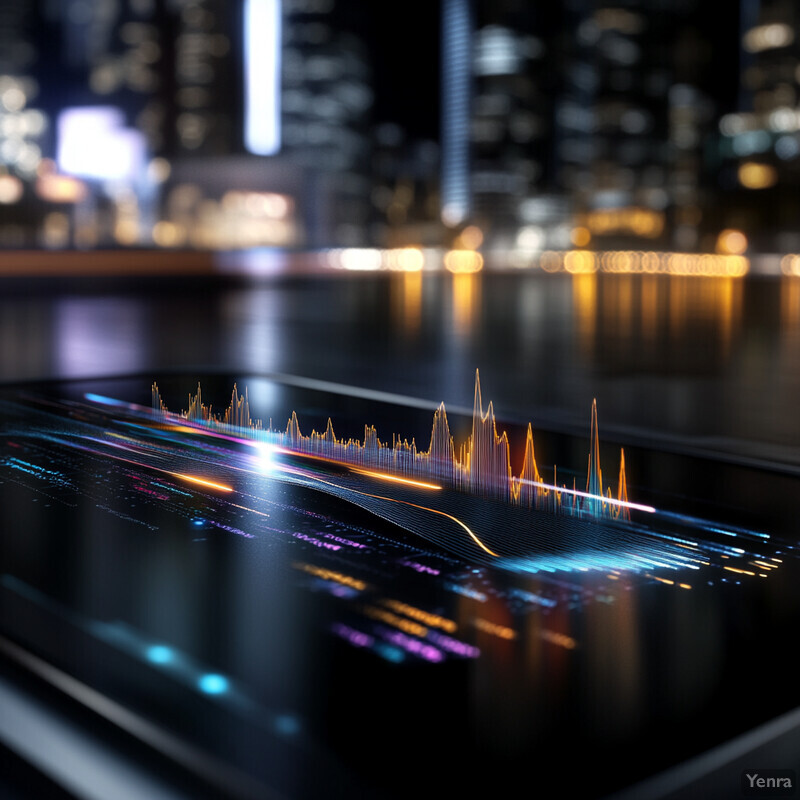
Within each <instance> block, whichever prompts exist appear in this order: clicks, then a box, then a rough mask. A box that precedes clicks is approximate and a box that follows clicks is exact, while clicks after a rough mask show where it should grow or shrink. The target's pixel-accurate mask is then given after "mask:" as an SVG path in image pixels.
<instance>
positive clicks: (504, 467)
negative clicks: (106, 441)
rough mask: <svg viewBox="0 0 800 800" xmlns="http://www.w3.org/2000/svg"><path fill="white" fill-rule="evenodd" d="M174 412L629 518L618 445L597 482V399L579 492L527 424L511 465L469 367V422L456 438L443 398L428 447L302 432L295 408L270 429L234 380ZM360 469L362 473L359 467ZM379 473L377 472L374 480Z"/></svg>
mask: <svg viewBox="0 0 800 800" xmlns="http://www.w3.org/2000/svg"><path fill="white" fill-rule="evenodd" d="M152 404H153V410H154V413H156V414H159V415H168V414H169V413H170V412H169V411H168V409H167V406H166V405H165V403H164V401H163V399H162V397H161V393H160V391H159V388H158V386H157V384H156V383H153V384H152ZM179 416H180V417H181V418H183V419H185V420H187V421H191V422H200V423H204V424H206V425H209V426H212V427H213V426H217V427H218V426H228V427H229V428H234V429H236V431H237V432H238V433H240V434H244V435H248V434H249V435H253V436H255V437H256V438H260V439H264V440H265V441H268V442H270V443H273V444H275V445H277V446H278V447H279V448H280V449H281V450H282V451H284V452H296V453H298V454H302V455H307V456H315V457H318V458H323V459H325V460H327V461H335V462H338V463H341V464H343V465H345V466H350V467H353V468H357V469H358V470H360V471H362V473H361V474H370V471H371V474H373V476H376V475H381V476H384V477H385V476H386V475H396V476H399V477H402V478H406V479H408V480H407V481H405V482H401V485H404V486H405V485H407V486H413V485H414V484H415V482H416V484H417V485H418V486H424V485H425V484H435V485H436V486H441V487H443V488H450V489H453V490H456V491H465V492H472V493H476V494H479V495H482V496H486V497H489V498H493V499H495V500H502V501H506V502H510V503H516V504H518V505H521V506H527V507H529V508H536V509H542V510H548V511H553V512H556V513H565V514H570V515H575V516H587V517H598V516H599V517H610V518H615V519H616V518H622V519H630V508H632V507H635V506H634V504H632V503H630V502H629V501H628V486H627V477H626V467H625V454H624V452H623V451H620V460H619V477H618V481H617V488H616V491H613V490H612V488H611V487H610V486H604V485H603V476H602V469H601V464H600V434H599V427H598V421H597V420H598V414H597V400H596V399H594V400H592V406H591V415H590V421H589V452H588V454H587V456H588V457H587V469H586V483H585V491H579V490H578V488H577V487H578V482H577V480H576V479H575V478H573V481H572V483H573V486H572V488H571V489H570V488H568V486H567V484H563V485H560V484H559V483H558V473H557V468H556V467H555V466H554V467H553V479H552V482H551V483H548V482H547V481H546V480H545V479H544V478H543V476H542V473H541V471H540V469H539V466H538V464H537V461H536V451H535V446H534V435H533V426H532V425H531V424H530V423H529V424H528V427H527V431H526V435H525V446H524V452H523V453H522V460H521V465H520V470H519V472H518V473H515V472H514V470H513V469H512V454H511V444H510V441H509V437H508V434H507V432H506V431H502V432H501V433H498V430H497V421H496V419H495V413H494V404H493V403H492V401H490V402H489V403H488V405H487V407H486V410H485V411H484V408H483V397H482V393H481V383H480V373H479V371H478V370H475V387H474V404H473V413H472V427H471V432H470V434H469V436H468V437H467V438H466V440H464V441H462V442H458V443H457V442H456V441H455V439H454V436H453V434H452V431H451V429H450V424H449V421H448V418H447V410H446V408H445V404H444V403H440V404H439V405H438V406H437V407H436V409H435V410H434V412H433V422H432V426H431V435H430V440H429V443H428V448H427V450H421V449H418V447H417V443H416V439H415V438H414V437H411V439H410V441H409V439H408V438H405V437H402V436H401V435H400V434H397V433H392V436H391V439H390V440H385V441H382V440H381V439H380V438H379V436H378V430H377V428H376V427H375V426H374V425H370V424H365V425H364V437H363V439H362V440H358V439H352V438H350V439H346V440H345V439H344V438H337V436H336V434H335V432H334V427H333V421H332V420H331V418H330V417H329V418H328V420H327V424H326V426H325V430H324V432H322V433H320V432H317V431H316V430H312V431H311V433H310V434H308V435H306V434H304V433H303V432H302V430H301V428H300V421H299V419H298V416H297V413H296V412H295V411H292V412H291V414H290V416H289V419H288V421H287V424H286V427H285V429H283V430H274V429H273V427H272V422H271V420H270V424H269V427H268V428H267V429H264V428H263V426H262V423H261V421H260V420H257V419H254V418H252V417H251V413H250V400H249V395H248V391H247V388H246V387H245V389H244V392H243V393H240V392H239V389H238V386H237V385H236V384H234V386H233V391H232V392H231V401H230V404H229V405H228V407H227V408H226V409H225V411H224V412H223V413H222V414H221V415H216V414H215V413H214V412H213V411H212V408H211V406H210V405H208V406H207V405H205V404H204V403H203V397H202V390H201V387H200V384H199V383H198V385H197V391H196V393H195V394H190V395H189V402H188V407H187V409H186V410H185V411H183V412H181V414H180V415H179ZM364 470H367V472H366V473H365V472H363V471H364ZM381 479H383V477H382V478H381Z"/></svg>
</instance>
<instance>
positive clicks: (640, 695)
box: [0, 375, 800, 797]
mask: <svg viewBox="0 0 800 800" xmlns="http://www.w3.org/2000/svg"><path fill="white" fill-rule="evenodd" d="M156 377H159V378H160V380H159V385H160V386H161V388H162V391H164V393H165V395H166V396H172V397H175V398H176V399H177V398H178V397H180V396H181V395H182V394H184V390H190V389H191V388H192V386H193V384H192V382H191V379H189V378H188V376H187V377H172V378H170V377H169V376H158V375H157V376H156ZM238 377H239V378H240V379H241V378H245V379H247V376H242V375H240V376H238ZM247 383H248V384H252V385H253V387H254V396H253V398H252V402H253V405H254V406H255V407H256V408H258V407H259V404H263V405H262V406H261V408H263V409H264V411H266V412H269V411H274V413H275V415H276V417H278V418H279V419H282V418H283V417H286V416H288V414H289V412H290V410H291V408H296V409H299V410H300V415H301V419H302V418H304V417H305V418H306V419H309V421H310V422H311V421H314V419H315V417H318V416H319V417H322V416H324V414H325V413H326V411H332V412H333V414H334V416H335V417H336V419H337V421H338V422H339V424H340V425H341V427H342V428H343V429H344V430H345V431H346V430H347V428H348V427H350V428H351V429H353V430H357V429H358V425H359V423H361V422H363V415H364V413H366V412H369V411H371V413H372V415H373V418H374V419H376V421H377V423H378V425H379V427H382V426H383V425H388V424H390V423H391V422H394V424H395V425H396V427H397V428H398V429H400V430H402V431H406V430H409V429H410V430H411V431H413V430H414V429H415V428H416V427H417V426H422V425H424V424H425V423H424V419H425V417H426V416H427V413H425V412H423V411H422V410H419V409H414V408H408V407H404V406H402V405H399V404H393V405H390V404H386V403H378V402H374V401H372V402H370V401H367V400H365V399H364V398H359V397H353V398H349V399H348V396H347V395H346V394H344V393H341V392H340V393H323V392H320V391H310V390H308V389H301V388H298V387H296V386H295V387H292V386H286V385H281V384H276V383H274V382H270V381H265V380H263V379H262V380H259V379H258V378H252V379H249V380H247ZM204 386H205V387H206V388H205V389H204V397H206V398H207V399H210V398H212V397H216V396H219V397H220V401H221V402H223V401H224V398H225V396H226V393H227V390H228V387H229V386H230V381H229V377H228V376H224V377H220V378H219V379H217V380H211V379H210V378H209V377H208V376H204ZM86 392H97V393H101V394H103V395H106V396H111V397H118V398H120V399H124V400H126V401H133V402H140V403H145V402H146V401H147V398H148V396H149V382H147V381H145V380H144V379H129V380H124V381H106V382H97V381H94V382H89V383H86V382H83V383H72V384H63V385H55V386H49V387H40V388H39V389H38V390H37V391H28V390H25V391H24V392H19V391H17V390H9V391H7V392H6V393H5V395H4V398H3V399H4V402H3V407H2V410H3V416H2V419H3V433H2V437H0V438H2V442H3V446H2V448H0V455H1V456H2V467H1V469H2V473H1V474H0V481H2V483H0V492H2V500H3V502H2V509H3V511H2V514H3V536H2V540H0V566H1V567H2V569H0V572H2V586H0V590H1V591H2V603H0V615H1V620H0V623H1V624H2V633H3V635H4V636H7V637H10V638H11V639H12V640H13V641H15V642H17V643H19V644H22V645H23V646H24V647H26V648H28V649H29V650H30V651H31V652H33V653H35V654H37V655H39V656H41V657H43V658H45V659H47V660H48V661H49V662H52V663H53V664H55V665H56V666H57V667H58V668H60V669H63V670H65V671H67V672H68V673H69V674H71V675H75V676H76V677H78V678H79V679H80V680H81V681H84V682H86V683H87V684H88V685H90V686H92V687H94V688H96V689H98V690H99V691H102V692H103V693H104V694H106V695H107V696H108V697H110V698H112V699H113V700H114V701H116V702H119V703H122V704H123V705H124V706H125V707H126V708H131V709H134V710H135V711H136V712H137V713H139V714H141V715H143V716H144V717H145V718H146V719H148V720H151V721H154V722H155V723H157V724H158V725H159V726H162V727H163V729H164V730H166V731H168V732H169V733H170V734H171V735H177V736H180V737H181V738H182V739H185V740H188V741H189V742H191V743H192V745H193V746H195V747H197V748H199V749H200V750H201V751H202V752H205V753H209V754H211V755H212V757H213V759H215V761H213V762H212V763H211V767H212V770H211V772H212V774H211V777H210V778H209V780H210V782H211V786H212V788H213V787H215V786H216V789H214V790H215V791H219V786H220V784H221V785H222V786H224V789H225V791H226V792H228V793H230V794H231V796H253V791H254V792H255V795H256V796H258V794H259V793H260V792H261V791H262V790H263V791H264V792H266V790H267V789H266V788H265V787H268V788H269V789H275V790H278V791H279V792H280V793H281V794H283V795H284V796H290V797H306V796H308V797H331V796H349V795H351V793H352V792H353V791H364V792H367V793H368V795H369V796H375V797H384V796H385V797H395V796H397V797H399V796H408V794H409V793H410V792H414V791H424V792H427V793H430V792H434V791H436V792H452V793H459V792H460V793H465V794H466V795H467V796H469V795H470V793H474V792H476V791H481V792H488V791H494V792H496V793H499V794H501V795H505V794H507V793H508V792H510V791H511V789H512V787H514V786H516V785H518V783H519V781H521V780H527V779H530V776H531V775H532V774H536V775H537V778H536V781H537V786H538V787H539V788H540V789H544V790H546V791H550V792H556V793H558V792H559V791H560V790H561V788H562V781H563V779H564V774H565V772H567V771H575V770H578V771H577V772H576V773H575V774H574V775H571V777H570V784H571V786H572V787H573V790H574V791H576V792H578V793H579V794H580V795H581V796H587V797H589V796H601V795H603V794H605V793H607V792H609V791H612V790H615V789H619V788H623V787H625V786H628V785H630V784H633V783H635V782H636V781H638V780H641V779H643V778H646V777H648V776H650V775H652V774H654V773H656V772H658V771H660V770H663V769H666V768H668V767H670V766H672V765H675V764H677V763H680V762H681V761H682V760H684V759H686V758H689V757H691V756H694V755H697V754H699V753H702V752H704V751H705V750H707V749H709V748H712V747H714V746H716V745H719V744H721V743H723V742H725V741H727V740H728V739H730V738H731V737H733V736H735V735H737V734H739V733H743V732H745V731H747V730H748V729H750V728H752V727H753V726H754V725H757V724H759V723H762V722H765V721H767V720H769V719H771V718H772V717H774V716H776V715H778V714H780V713H783V712H786V711H788V710H791V709H792V708H794V707H795V706H796V705H797V704H798V701H800V693H799V692H798V689H797V687H796V682H795V681H794V668H793V658H792V645H793V637H792V636H791V635H790V633H789V632H791V631H792V630H794V629H796V626H797V623H798V621H799V620H798V609H800V595H798V586H800V582H799V581H798V577H800V562H798V561H797V560H796V556H795V544H796V535H794V525H795V518H794V506H793V501H791V500H790V499H789V498H791V497H792V496H793V493H794V490H795V479H794V478H793V477H791V476H789V475H785V474H783V475H782V474H780V473H776V472H769V471H765V470H762V469H754V468H748V467H744V466H737V465H734V464H721V463H717V462H712V461H708V460H704V459H699V458H697V457H689V456H678V455H674V454H663V453H660V452H658V451H655V450H652V449H645V448H634V449H633V450H631V451H630V454H629V464H630V465H631V470H632V471H633V472H634V473H635V474H636V475H637V485H638V486H639V487H641V489H640V488H636V489H633V488H632V489H631V492H632V494H633V493H634V492H636V494H635V495H633V496H632V499H635V500H637V501H647V502H653V503H654V504H655V503H658V505H659V507H660V508H663V509H665V510H668V511H671V512H675V513H680V514H701V513H702V514H703V516H704V518H705V519H710V520H713V521H714V524H716V525H718V526H720V531H721V535H715V534H713V533H712V532H710V531H708V530H707V529H706V530H699V529H689V528H686V529H684V530H683V531H682V533H681V535H682V536H683V537H684V538H682V539H681V541H683V542H691V541H694V542H700V541H703V542H705V543H706V544H705V545H704V546H705V547H708V548H710V549H709V550H708V551H707V552H706V551H703V552H702V554H701V552H700V551H697V555H698V564H697V568H696V569H683V570H677V571H676V570H660V569H654V568H652V566H647V567H643V568H642V569H639V570H636V569H634V570H631V569H626V570H615V569H613V568H611V569H604V570H598V571H589V572H580V571H577V572H576V571H573V572H562V571H555V572H547V571H544V572H539V573H536V574H520V573H519V572H514V571H509V570H508V569H506V568H504V566H503V565H502V564H498V565H497V566H487V565H486V564H485V563H483V562H482V561H479V560H476V561H475V562H470V560H469V559H465V558H464V557H456V556H454V555H453V554H452V553H450V552H448V551H447V550H443V549H441V548H437V547H434V546H431V543H430V542H429V541H426V540H422V539H420V538H419V537H415V536H413V535H411V534H409V532H408V531H405V530H403V529H402V528H399V527H397V526H394V525H391V524H389V523H386V522H384V521H383V520H381V519H379V518H377V517H375V516H374V515H371V514H368V513H366V512H365V511H364V510H362V509H360V508H358V507H356V506H353V505H352V504H349V503H345V502H343V501H341V500H339V499H336V498H333V497H331V496H329V495H328V494H324V493H320V492H317V491H312V490H309V489H308V488H305V487H300V486H295V485H291V484H287V483H286V482H284V481H281V480H280V479H277V478H276V477H275V476H274V475H269V474H267V475H258V474H251V473H248V474H239V473H241V467H242V465H246V464H247V463H248V462H247V456H246V454H245V453H243V452H241V448H240V447H238V446H237V445H235V444H228V445H226V447H222V448H220V447H219V446H218V444H219V443H217V445H215V446H214V447H212V448H211V449H209V446H208V444H207V443H202V442H198V441H195V440H194V439H193V438H192V436H191V435H189V434H185V435H184V436H183V438H182V439H181V438H178V439H176V440H175V442H173V443H172V444H171V445H170V448H171V449H170V450H169V451H168V455H169V458H168V460H167V461H165V460H164V458H166V457H167V456H166V455H164V454H162V457H161V460H158V459H157V460H155V461H150V462H149V463H150V466H149V467H148V466H142V465H141V464H138V461H131V460H130V457H129V456H130V454H129V453H126V454H123V455H124V456H125V459H123V460H119V459H115V458H114V457H113V451H109V450H108V449H107V447H106V449H105V450H104V449H103V447H100V449H99V451H97V452H94V451H92V450H91V448H90V449H86V447H85V445H86V444H87V443H91V442H95V443H100V442H101V441H109V442H112V443H114V442H120V441H127V442H129V443H130V442H131V441H132V440H130V439H124V440H123V439H120V438H119V437H120V436H123V437H130V436H139V434H138V433H135V432H132V430H131V429H130V427H129V426H128V427H125V425H124V420H125V419H126V418H130V417H129V415H128V414H127V412H125V411H124V410H119V411H113V410H112V411H109V410H108V409H103V408H100V409H98V408H97V407H96V406H93V405H92V403H91V402H87V401H86V399H85V393H86ZM48 398H49V399H48ZM64 398H66V399H67V400H68V403H67V405H66V406H65V405H63V404H61V403H60V402H55V403H54V402H53V401H57V400H58V399H64ZM453 416H454V424H455V426H456V427H458V420H457V417H456V415H453ZM279 425H280V423H279ZM512 430H513V428H512ZM106 437H111V438H106ZM142 437H143V438H140V439H139V440H137V441H138V443H136V442H134V446H135V447H136V448H143V447H145V446H146V444H147V442H148V435H147V434H142ZM75 442H78V443H82V444H81V447H80V448H78V449H76V448H75V447H74V446H73V445H74V443H75ZM81 448H82V449H81ZM586 449H587V440H586V438H585V437H584V438H578V437H573V436H569V435H563V434H555V433H553V434H549V435H548V434H545V435H543V438H542V450H544V452H546V453H548V454H550V455H552V454H556V453H557V454H560V455H559V460H563V458H567V459H568V460H569V457H570V456H578V458H577V459H576V463H579V461H580V454H585V452H586ZM109 452H111V453H112V455H111V456H109V454H108V453H109ZM142 452H144V451H142ZM165 452H166V451H165ZM542 457H543V458H546V457H544V456H542ZM562 457H563V458H562ZM135 458H136V459H138V458H139V457H138V456H137V457H135ZM142 458H144V457H143V456H142ZM126 459H127V460H126ZM140 460H141V459H140ZM145 460H146V459H145ZM203 463H205V464H206V470H207V472H206V473H205V474H206V477H210V478H214V479H215V480H218V481H223V480H224V481H228V482H229V483H230V484H231V485H232V486H233V487H234V489H235V494H234V495H232V497H234V498H235V499H234V500H231V501H230V502H229V501H228V500H227V499H226V497H227V496H226V495H221V494H220V493H219V492H218V491H216V490H214V489H209V488H208V487H200V488H198V487H196V486H194V485H192V484H190V483H186V482H181V480H175V473H174V470H180V471H181V474H183V472H187V471H188V470H189V469H190V465H194V468H195V471H196V469H197V465H198V464H203ZM547 463H549V462H547ZM137 464H138V465H137ZM165 469H167V470H173V472H172V473H169V474H168V473H165V472H164V470H165ZM237 471H238V472H237ZM661 476H666V477H667V478H668V479H669V480H668V481H667V482H666V483H664V482H663V481H661V480H660V477H661ZM648 487H649V489H648ZM715 487H716V488H715ZM743 491H747V492H748V496H747V497H748V498H749V497H758V498H762V502H764V503H765V504H766V503H767V502H768V501H770V500H771V501H773V504H772V508H771V513H770V514H769V515H763V516H762V515H758V514H756V513H754V512H753V510H752V508H751V507H750V504H749V503H743V502H742V497H741V493H742V492H743ZM737 495H739V507H738V508H737V506H736V505H734V504H733V501H732V499H731V498H736V497H737ZM779 498H783V499H782V500H780V499H779ZM744 499H745V500H746V499H747V498H744ZM753 521H760V522H761V527H760V528H758V529H755V530H754V532H753V534H752V535H750V534H747V535H737V536H733V534H732V533H731V532H730V530H729V531H728V532H727V533H724V531H725V530H728V528H727V527H726V526H740V527H742V526H746V525H748V524H753ZM487 524H489V525H490V524H491V519H487ZM598 530H599V529H598ZM759 534H760V535H759ZM598 535H601V534H600V533H598ZM688 537H691V538H688ZM766 537H769V538H766ZM731 548H733V549H731ZM737 548H738V549H737ZM535 549H536V543H535V537H534V538H533V539H532V550H534V551H535ZM612 550H613V548H612ZM620 552H622V551H620ZM692 552H694V551H692ZM476 555H478V553H477V551H476ZM760 564H764V565H766V566H764V567H762V566H759V565H760ZM726 565H735V566H733V569H728V568H727V567H726ZM432 762H433V763H434V764H435V765H436V771H435V772H434V774H433V776H430V775H429V774H424V775H423V771H422V769H421V765H423V764H430V763H432ZM312 764H313V765H314V769H313V770H311V769H310V765H312ZM732 777H733V778H735V780H737V781H738V774H737V775H734V776H732ZM251 782H253V783H252V784H251ZM736 785H738V784H736ZM421 786H422V787H423V788H422V789H421V788H420V787H421ZM254 787H255V788H254Z"/></svg>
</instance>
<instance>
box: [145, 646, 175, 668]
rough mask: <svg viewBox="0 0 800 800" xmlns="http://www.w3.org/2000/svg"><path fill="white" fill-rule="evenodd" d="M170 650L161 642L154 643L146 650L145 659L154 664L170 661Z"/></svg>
mask: <svg viewBox="0 0 800 800" xmlns="http://www.w3.org/2000/svg"><path fill="white" fill-rule="evenodd" d="M172 655H173V654H172V650H170V649H169V647H164V645H163V644H155V645H153V646H152V647H150V648H149V649H148V650H147V660H148V661H152V662H153V663H154V664H168V663H169V662H170V661H172Z"/></svg>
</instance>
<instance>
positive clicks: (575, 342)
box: [0, 273, 800, 464]
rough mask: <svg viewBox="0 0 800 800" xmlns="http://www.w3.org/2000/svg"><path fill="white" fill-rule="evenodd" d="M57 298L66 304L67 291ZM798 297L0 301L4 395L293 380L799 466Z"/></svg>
mask: <svg viewBox="0 0 800 800" xmlns="http://www.w3.org/2000/svg"><path fill="white" fill-rule="evenodd" d="M62 288H64V287H62ZM798 366H800V281H795V280H793V279H784V280H780V279H769V280H768V279H757V278H748V279H744V280H741V279H729V278H720V279H715V278H703V279H693V278H677V277H664V276H652V275H645V276H625V275H577V276H565V275H558V276H555V275H542V274H541V273H540V274H518V275H513V274H511V275H509V274H505V275H489V274H482V275H481V274H478V275H475V276H470V275H456V276H452V275H449V274H445V275H427V274H425V275H424V274H421V273H411V274H407V275H393V276H388V277H387V276H385V275H381V276H372V275H367V276H361V275H358V276H347V277H346V278H342V277H338V276H337V277H335V278H318V279H315V278H307V279H294V280H292V279H284V280H275V281H271V282H268V283H260V284H255V285H252V286H251V285H242V284H231V283H222V282H205V283H203V282H198V283H195V284H192V285H184V284H175V283H168V282H164V283H159V282H158V281H147V280H145V281H144V282H143V283H140V284H138V285H135V286H126V287H122V288H120V286H119V285H114V284H111V285H109V286H106V288H105V289H102V288H98V287H97V283H96V282H93V283H77V284H72V285H68V286H66V288H65V290H64V291H61V292H59V293H38V294H37V293H33V294H31V293H30V292H21V291H15V290H13V289H11V290H7V291H6V292H5V294H4V295H3V297H2V298H0V378H2V379H3V380H6V381H9V380H29V379H34V378H48V377H90V376H100V375H107V374H130V373H131V372H138V371H141V372H142V373H145V374H147V375H149V374H152V373H153V372H154V371H159V370H166V371H169V370H175V369H179V370H181V371H184V370H185V371H187V372H188V373H194V374H198V373H202V372H204V371H209V370H212V371H213V370H224V371H227V372H229V373H231V374H245V373H248V374H259V373H260V374H264V373H272V372H278V373H288V374H291V375H303V376H308V377H312V378H320V379H325V380H330V381H336V382H340V383H344V384H349V385H353V386H356V387H366V388H368V389H379V390H383V391H389V392H397V393H400V394H402V395H409V396H411V397H415V398H423V399H425V400H427V401H430V402H433V401H435V402H439V401H440V400H444V401H445V402H446V403H448V407H453V406H457V405H460V404H461V405H463V404H464V403H465V398H468V393H469V391H470V388H471V384H472V376H473V375H474V370H475V369H476V368H480V370H481V374H482V375H483V376H484V379H485V381H486V382H487V385H488V386H491V387H492V396H493V397H494V399H495V406H496V410H497V412H498V414H499V416H500V417H502V418H509V417H513V418H516V419H519V420H528V419H533V420H534V422H536V423H538V424H539V425H540V426H552V427H562V428H568V429H570V430H572V431H575V432H578V431H581V430H583V428H584V425H585V419H586V414H587V409H588V408H589V405H590V403H591V400H592V398H593V397H596V398H597V400H598V407H599V410H600V414H601V419H602V421H603V426H604V428H605V429H606V430H609V431H612V432H613V433H614V434H615V435H618V436H620V435H625V434H626V433H630V434H631V435H635V436H639V435H644V436H648V437H651V438H653V437H661V436H664V437H666V438H667V439H670V440H671V439H672V437H678V439H679V443H680V445H681V446H682V447H695V448H708V449H711V450H714V451H717V450H721V451H726V452H732V453H736V454H738V455H740V456H741V455H745V454H747V455H752V456H759V457H765V458H768V459H776V460H788V461H791V462H793V463H795V464H796V463H798V457H797V452H796V450H797V448H798V446H800V421H798V420H799V419H800V418H798V415H797V414H796V407H797V402H798V397H800V369H798Z"/></svg>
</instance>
